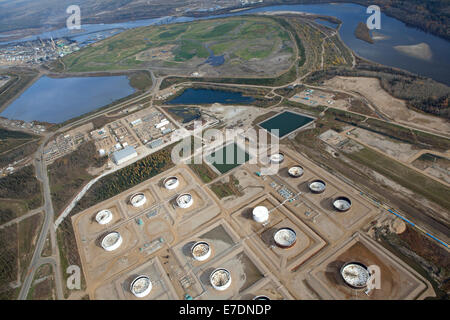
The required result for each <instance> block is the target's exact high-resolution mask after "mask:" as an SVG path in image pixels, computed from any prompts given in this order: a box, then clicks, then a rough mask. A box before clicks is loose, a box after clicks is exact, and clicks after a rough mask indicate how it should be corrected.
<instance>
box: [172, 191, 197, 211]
mask: <svg viewBox="0 0 450 320" xmlns="http://www.w3.org/2000/svg"><path fill="white" fill-rule="evenodd" d="M176 202H177V205H178V206H179V207H180V208H182V209H187V208H189V207H190V206H192V205H193V204H194V198H192V196H191V195H190V194H189V193H184V194H182V195H179V196H178V197H177V200H176Z"/></svg>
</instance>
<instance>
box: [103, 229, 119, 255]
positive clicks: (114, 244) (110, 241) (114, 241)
mask: <svg viewBox="0 0 450 320" xmlns="http://www.w3.org/2000/svg"><path fill="white" fill-rule="evenodd" d="M121 244H122V236H121V235H120V233H119V232H111V233H108V234H107V235H106V236H105V237H104V238H103V240H102V248H103V249H105V250H106V251H114V250H116V249H118V248H119V247H120V245H121Z"/></svg>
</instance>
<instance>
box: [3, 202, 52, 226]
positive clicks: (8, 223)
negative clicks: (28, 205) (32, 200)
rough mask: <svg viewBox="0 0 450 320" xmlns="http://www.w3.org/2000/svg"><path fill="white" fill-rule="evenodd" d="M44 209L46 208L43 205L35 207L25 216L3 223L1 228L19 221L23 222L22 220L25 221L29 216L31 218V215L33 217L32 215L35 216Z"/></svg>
mask: <svg viewBox="0 0 450 320" xmlns="http://www.w3.org/2000/svg"><path fill="white" fill-rule="evenodd" d="M43 210H44V208H43V207H40V208H37V209H34V210H32V211H30V212H28V213H27V214H24V215H23V216H20V217H18V218H15V219H13V220H11V221H8V222H7V223H5V224H2V225H1V226H0V229H3V228H6V227H9V226H11V225H13V224H16V223H19V222H21V221H23V220H25V219H27V218H29V217H31V216H34V215H35V214H37V213H40V212H42V211H43Z"/></svg>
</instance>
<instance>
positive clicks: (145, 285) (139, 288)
mask: <svg viewBox="0 0 450 320" xmlns="http://www.w3.org/2000/svg"><path fill="white" fill-rule="evenodd" d="M130 291H131V293H132V294H134V295H135V296H136V297H138V298H143V297H145V296H147V295H148V294H149V293H150V291H152V282H151V281H150V278H149V277H147V276H139V277H137V278H136V279H134V280H133V282H132V283H131V286H130Z"/></svg>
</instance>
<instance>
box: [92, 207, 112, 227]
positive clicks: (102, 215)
mask: <svg viewBox="0 0 450 320" xmlns="http://www.w3.org/2000/svg"><path fill="white" fill-rule="evenodd" d="M112 218H113V214H112V212H111V211H109V210H102V211H99V212H98V213H97V215H96V216H95V220H96V221H97V222H98V223H99V224H102V225H103V224H108V223H110V222H111V220H112Z"/></svg>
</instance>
